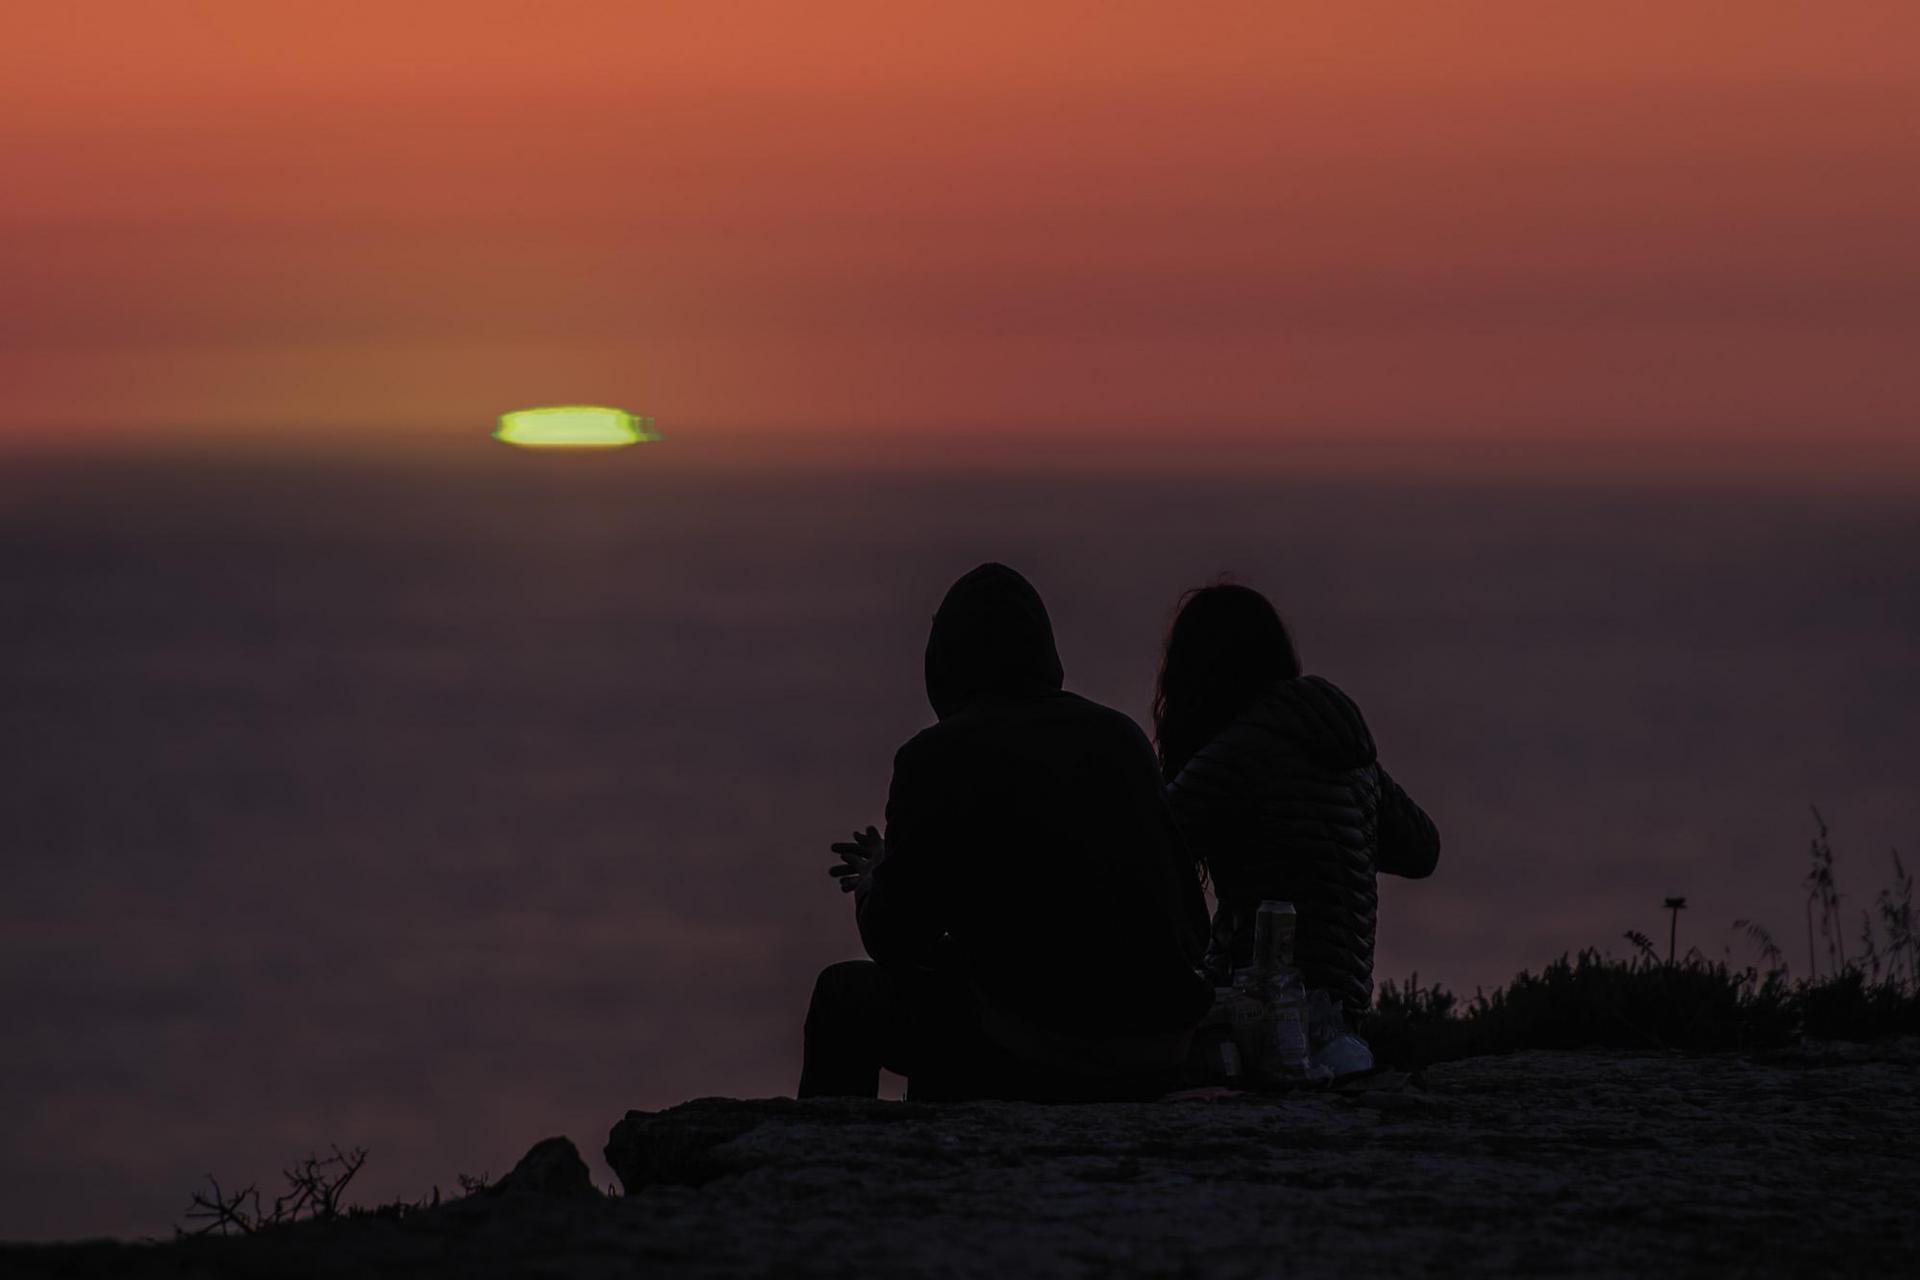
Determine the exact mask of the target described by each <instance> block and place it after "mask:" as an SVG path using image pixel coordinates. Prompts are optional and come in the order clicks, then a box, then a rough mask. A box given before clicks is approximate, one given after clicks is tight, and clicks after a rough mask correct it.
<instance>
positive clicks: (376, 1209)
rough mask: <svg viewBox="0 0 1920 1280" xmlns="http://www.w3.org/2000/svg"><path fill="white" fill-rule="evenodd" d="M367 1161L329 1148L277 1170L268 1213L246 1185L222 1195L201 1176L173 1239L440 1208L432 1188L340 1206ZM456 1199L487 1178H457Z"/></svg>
mask: <svg viewBox="0 0 1920 1280" xmlns="http://www.w3.org/2000/svg"><path fill="white" fill-rule="evenodd" d="M366 1162H367V1149H366V1148H365V1147H354V1148H352V1149H351V1150H347V1151H342V1150H341V1149H340V1148H339V1147H337V1146H336V1147H334V1148H333V1154H332V1155H330V1156H314V1155H310V1156H308V1157H307V1158H306V1159H304V1160H302V1161H301V1162H300V1163H298V1164H296V1165H294V1166H293V1167H292V1168H290V1169H283V1170H281V1177H283V1178H284V1179H286V1183H287V1190H286V1192H285V1194H283V1195H280V1196H277V1197H276V1198H275V1199H274V1202H273V1207H272V1208H271V1209H267V1208H264V1207H263V1205H262V1202H261V1199H260V1194H259V1192H258V1191H257V1190H256V1189H255V1188H254V1186H253V1185H252V1184H249V1185H247V1186H246V1187H243V1188H241V1189H240V1190H238V1191H227V1190H225V1189H224V1188H222V1187H221V1185H220V1183H219V1181H218V1180H217V1179H216V1178H215V1177H214V1176H213V1175H212V1174H208V1175H207V1184H208V1187H209V1190H207V1191H196V1192H193V1193H192V1198H191V1201H190V1203H189V1204H188V1206H187V1210H186V1212H185V1213H184V1214H183V1215H182V1216H183V1217H184V1218H185V1220H186V1223H187V1224H191V1225H182V1226H179V1227H176V1228H175V1229H174V1233H175V1234H176V1235H181V1236H204V1235H222V1236H225V1235H252V1234H254V1233H255V1232H257V1231H260V1230H263V1229H265V1228H268V1227H284V1226H290V1225H291V1224H293V1223H295V1222H311V1221H315V1220H326V1219H332V1218H340V1217H348V1218H359V1217H374V1218H404V1217H405V1216H406V1215H408V1214H410V1213H419V1212H421V1211H423V1210H426V1209H434V1208H438V1207H439V1205H440V1188H439V1187H437V1186H436V1187H434V1188H433V1190H432V1191H431V1192H429V1193H428V1194H427V1195H424V1196H421V1197H420V1198H419V1199H418V1200H392V1201H389V1202H387V1203H385V1204H380V1205H375V1206H373V1207H372V1208H368V1207H366V1206H364V1205H358V1204H349V1203H348V1202H347V1201H346V1198H345V1197H346V1191H347V1184H349V1183H351V1182H352V1181H353V1179H354V1175H356V1174H358V1173H359V1172H360V1169H361V1166H363V1165H364V1164H366ZM459 1184H460V1193H461V1195H462V1196H472V1195H478V1194H480V1193H481V1192H483V1191H485V1190H487V1189H488V1188H490V1187H491V1186H492V1185H493V1179H492V1176H491V1175H489V1174H484V1173H483V1174H480V1175H479V1176H478V1177H475V1176H474V1175H472V1174H468V1173H463V1174H460V1175H459Z"/></svg>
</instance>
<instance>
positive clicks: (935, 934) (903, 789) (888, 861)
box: [854, 742, 946, 966]
mask: <svg viewBox="0 0 1920 1280" xmlns="http://www.w3.org/2000/svg"><path fill="white" fill-rule="evenodd" d="M937 783H938V771H936V770H930V769H927V768H926V767H925V766H924V763H923V761H922V760H921V753H920V752H919V751H916V750H915V748H914V744H913V743H911V742H909V743H908V744H907V745H906V746H904V747H902V748H900V751H899V753H898V754H896V755H895V756H894V758H893V783H892V785H891V786H890V787H889V788H888V791H887V832H886V844H885V849H884V851H883V852H882V853H881V854H880V856H879V857H878V858H876V859H874V861H873V863H872V864H871V865H870V866H869V867H868V869H867V872H866V874H865V875H863V876H861V877H860V882H859V885H858V887H857V888H856V889H855V890H854V918H855V920H856V921H857V923H858V924H859V927H860V941H861V943H862V944H863V945H864V946H865V947H866V949H867V954H868V955H869V956H871V957H873V959H874V960H875V961H876V962H878V963H880V964H883V965H903V966H905V965H926V964H930V963H932V961H933V959H934V956H935V952H936V950H937V946H938V943H939V941H940V938H941V936H942V935H943V934H945V933H946V919H945V916H944V914H943V912H942V910H941V905H942V901H943V898H944V895H943V894H942V892H941V889H940V875H941V866H942V863H943V862H944V860H945V859H944V852H945V851H944V849H943V848H942V847H941V840H940V832H939V831H938V830H937V829H936V827H937V825H938V824H937V823H936V821H934V817H935V814H936V813H937V812H938V801H937V797H936V796H935V795H934V794H933V788H934V787H935V786H936V785H937Z"/></svg>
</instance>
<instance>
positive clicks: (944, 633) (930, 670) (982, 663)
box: [927, 564, 1064, 720]
mask: <svg viewBox="0 0 1920 1280" xmlns="http://www.w3.org/2000/svg"><path fill="white" fill-rule="evenodd" d="M1063 678H1064V675H1063V672H1062V671H1061V668H1060V652H1059V650H1058V649H1056V648H1055V647H1054V643H1053V623H1052V621H1051V620H1050V619H1048V617H1047V606H1046V605H1044V604H1042V603H1041V601H1040V593H1039V592H1038V591H1035V590H1034V589H1033V584H1031V583H1029V582H1028V581H1027V580H1026V579H1025V578H1023V577H1021V576H1020V575H1019V574H1017V573H1015V572H1014V571H1013V570H1012V569H1009V568H1007V566H1005V565H1003V564H983V565H981V566H980V567H979V568H978V569H975V570H973V571H972V572H971V573H969V574H967V575H966V576H965V577H963V578H961V579H960V581H958V582H956V583H954V584H953V587H952V588H951V589H950V590H949V591H948V592H947V598H946V599H945V600H943V601H941V602H940V611H939V612H938V613H936V614H934V615H933V631H932V633H931V634H929V635H928V636H927V701H929V702H931V703H932V704H933V712H934V714H935V715H937V716H939V717H940V718H941V719H942V720H944V719H946V718H947V717H948V716H950V715H953V714H954V713H955V712H957V711H959V710H961V709H962V708H964V707H965V706H966V705H967V704H968V703H969V702H972V701H973V700H974V699H975V698H979V697H1008V696H1015V697H1017V696H1021V695H1037V694H1045V693H1054V692H1057V691H1058V690H1059V688H1060V683H1061V680H1062V679H1063Z"/></svg>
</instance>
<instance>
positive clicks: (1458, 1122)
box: [0, 1039, 1920, 1277]
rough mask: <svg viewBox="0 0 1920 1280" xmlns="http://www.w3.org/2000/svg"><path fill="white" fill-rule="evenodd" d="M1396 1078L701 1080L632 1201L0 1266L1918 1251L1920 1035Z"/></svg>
mask: <svg viewBox="0 0 1920 1280" xmlns="http://www.w3.org/2000/svg"><path fill="white" fill-rule="evenodd" d="M1422 1084H1424V1086H1425V1087H1421V1085H1422ZM1387 1085H1388V1087H1376V1088H1371V1089H1366V1090H1354V1091H1342V1092H1339V1093H1334V1094H1321V1095H1315V1096H1300V1097H1294V1098H1290V1099H1284V1100H1282V1099H1270V1098H1257V1097H1253V1096H1248V1095H1232V1096H1227V1097H1217V1098H1212V1099H1204V1100H1192V1101H1181V1102H1162V1103H1155V1104H1147V1105H1127V1106H1087V1107H1036V1106H1025V1105H1022V1106H1014V1105H1001V1104H971V1105H965V1106H956V1107H948V1108H934V1107H927V1106H915V1105H909V1104H903V1103H886V1102H882V1103H857V1104H856V1103H843V1102H831V1101H818V1102H809V1103H798V1102H791V1101H785V1100H763V1101H744V1102H743V1101H732V1100H726V1099H706V1100H702V1101H699V1102H693V1103H688V1104H686V1105H684V1106H682V1107H677V1108H674V1109H673V1110H671V1111H667V1112H659V1113H652V1114H649V1113H633V1115H632V1116H631V1117H629V1119H628V1120H627V1121H625V1122H622V1124H621V1125H618V1126H616V1137H615V1141H614V1143H613V1149H612V1150H610V1151H609V1152H608V1156H609V1160H610V1162H611V1163H612V1164H613V1165H614V1167H615V1168H616V1169H617V1170H619V1171H620V1172H621V1174H622V1176H623V1178H624V1179H626V1181H627V1182H628V1183H629V1189H630V1191H631V1194H629V1195H627V1196H625V1197H621V1198H612V1199H609V1198H603V1197H600V1196H597V1195H582V1196H578V1197H571V1198H570V1197H564V1196H558V1195H542V1194H533V1193H521V1194H507V1195H498V1196H488V1197H475V1198H471V1199H467V1200H462V1201H459V1202H456V1203H453V1204H450V1205H446V1206H443V1207H442V1208H440V1209H438V1210H434V1211H431V1212H427V1213H420V1214H415V1215H411V1216H409V1217H407V1218H406V1219H404V1220H402V1221H380V1220H373V1219H356V1220H347V1221H341V1222H335V1223H331V1224H315V1225H306V1226H300V1227H295V1228H291V1229H283V1230H280V1231H275V1232H270V1233H268V1234H266V1235H264V1236H258V1237H253V1238H248V1239H239V1240H196V1241H190V1242H183V1243H175V1244H166V1245H159V1246H128V1245H113V1244H91V1245H64V1246H56V1247H49V1248H24V1247H15V1248H8V1249H0V1271H4V1272H5V1273H6V1274H9V1275H21V1276H36V1277H37V1276H82V1275H89V1276H90V1275H127V1276H136V1277H141V1276H155V1277H157V1276H201V1275H205V1276H255V1275H260V1276H265V1275H294V1276H368V1275H372V1276H381V1275H423V1276H505V1275H523V1274H537V1275H616V1274H618V1275H627V1274H632V1273H634V1272H635V1271H663V1272H668V1273H672V1274H687V1275H702V1276H721V1275H757V1274H781V1275H795V1274H799V1275H853V1274H861V1275H874V1276H880V1275H900V1274H912V1275H936V1276H945V1275H951V1276H965V1275H982V1276H998V1275H1014V1274H1019V1275H1032V1274H1043V1275H1080V1274H1112V1273H1116V1272H1120V1273H1136V1274H1155V1275H1167V1274H1174V1275H1193V1276H1255V1275H1270V1274H1298V1275H1320V1274H1328V1275H1331V1274H1376V1275H1413V1274H1423V1275H1424V1274H1434V1273H1440V1274H1469V1273H1486V1272H1505V1273H1522V1274H1528V1275H1628V1274H1633V1275H1650V1274H1662V1275H1668V1274H1759V1275H1807V1274H1821V1273H1825V1274H1899V1273H1903V1272H1910V1271H1911V1269H1912V1267H1913V1265H1914V1259H1915V1257H1916V1256H1920V1216H1917V1215H1915V1214H1914V1212H1913V1191H1914V1174H1915V1171H1916V1169H1917V1168H1920V1163H1917V1162H1916V1156H1915V1152H1914V1147H1913V1142H1914V1135H1915V1134H1916V1133H1920V1041H1916V1040H1911V1039H1909V1040H1903V1041H1895V1042H1885V1043H1881V1044H1879V1045H1870V1046H1859V1045H1812V1046H1807V1047H1804V1048H1797V1049H1794V1050H1790V1051H1784V1052H1780V1053H1775V1054H1768V1055H1760V1056H1746V1057H1740V1056H1719V1057H1697V1058H1679V1057H1670V1056H1664V1055H1654V1054H1628V1053H1604V1054H1603V1053H1526V1054H1515V1055H1512V1056H1507V1057H1487V1058H1477V1059H1470V1060H1467V1061H1462V1062H1456V1063H1449V1064H1444V1065H1441V1066H1436V1067H1433V1068H1431V1069H1430V1070H1429V1071H1428V1072H1427V1073H1426V1075H1425V1076H1424V1078H1422V1079H1420V1080H1417V1081H1413V1082H1407V1081H1404V1080H1400V1079H1393V1078H1389V1079H1388V1081H1387ZM595 1145H597V1143H596V1144H595ZM580 1174H581V1177H582V1179H584V1176H585V1174H584V1170H581V1171H580Z"/></svg>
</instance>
